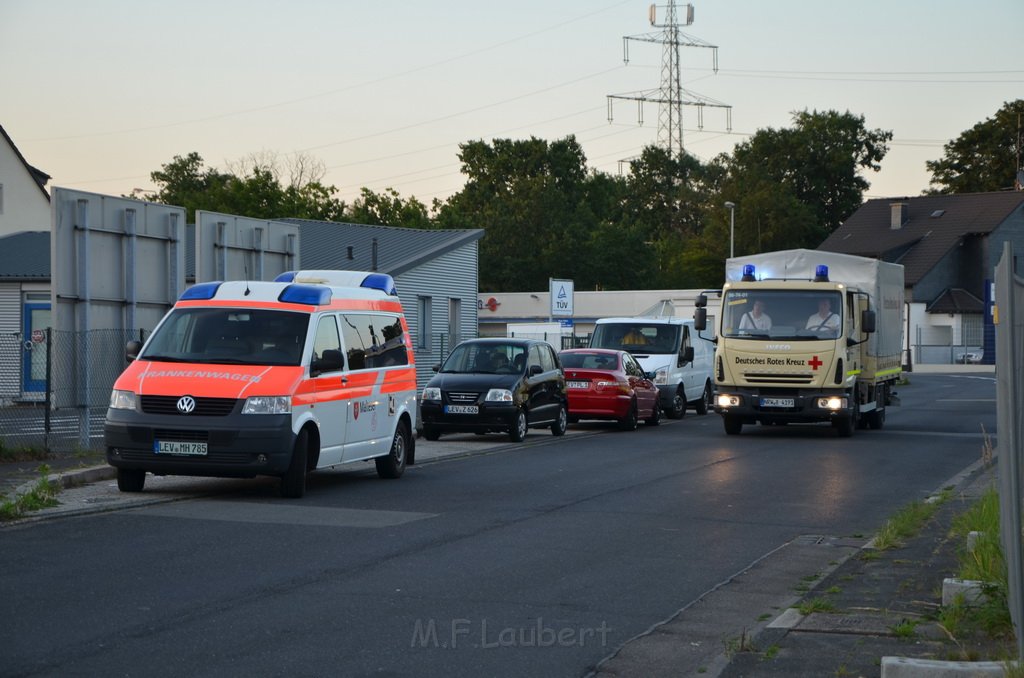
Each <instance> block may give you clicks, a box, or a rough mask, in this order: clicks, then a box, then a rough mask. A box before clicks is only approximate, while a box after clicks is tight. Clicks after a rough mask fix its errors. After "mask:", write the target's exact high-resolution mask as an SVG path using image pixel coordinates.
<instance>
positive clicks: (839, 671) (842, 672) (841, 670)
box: [835, 664, 853, 678]
mask: <svg viewBox="0 0 1024 678" xmlns="http://www.w3.org/2000/svg"><path fill="white" fill-rule="evenodd" d="M835 675H836V676H837V677H838V678H843V676H852V675H853V673H851V672H850V669H848V668H846V664H840V665H839V666H837V667H836V673H835Z"/></svg>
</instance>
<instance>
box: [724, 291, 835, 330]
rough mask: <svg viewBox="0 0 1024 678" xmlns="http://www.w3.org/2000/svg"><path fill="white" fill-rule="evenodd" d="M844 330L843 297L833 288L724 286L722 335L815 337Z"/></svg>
mask: <svg viewBox="0 0 1024 678" xmlns="http://www.w3.org/2000/svg"><path fill="white" fill-rule="evenodd" d="M842 332H843V297H842V295H841V294H840V293H839V292H837V291H835V290H823V291H816V290H808V289H800V290H780V289H759V290H754V289H735V290H727V291H726V293H725V296H724V298H723V299H722V331H721V335H722V336H724V337H730V338H734V339H785V340H787V341H814V340H817V339H836V338H837V337H839V336H841V334H842Z"/></svg>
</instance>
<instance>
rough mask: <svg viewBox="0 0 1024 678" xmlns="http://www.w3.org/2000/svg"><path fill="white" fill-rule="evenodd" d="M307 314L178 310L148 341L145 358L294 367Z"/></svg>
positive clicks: (244, 310)
mask: <svg viewBox="0 0 1024 678" xmlns="http://www.w3.org/2000/svg"><path fill="white" fill-rule="evenodd" d="M308 324H309V315H308V314H305V313H294V312H292V311H272V310H265V309H237V308H178V309H174V310H173V311H171V314H170V316H168V318H167V320H166V321H165V322H164V323H163V324H161V325H160V327H159V328H157V330H156V332H155V333H154V335H153V336H152V338H151V339H150V340H149V343H148V345H147V346H146V350H145V353H143V354H142V355H141V356H140V357H141V358H145V359H147V360H161V361H166V362H188V363H208V364H237V365H250V364H251V365H298V364H299V361H300V360H301V358H302V347H303V343H304V342H305V339H306V328H307V326H308Z"/></svg>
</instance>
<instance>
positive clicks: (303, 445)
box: [281, 429, 309, 499]
mask: <svg viewBox="0 0 1024 678" xmlns="http://www.w3.org/2000/svg"><path fill="white" fill-rule="evenodd" d="M307 459H309V432H308V431H307V430H306V429H302V430H301V431H299V435H298V436H296V437H295V447H294V449H293V450H292V460H291V462H290V463H289V464H288V470H287V471H285V472H284V475H283V476H281V496H282V497H287V498H289V499H298V498H299V497H301V496H302V495H304V494H306V463H307Z"/></svg>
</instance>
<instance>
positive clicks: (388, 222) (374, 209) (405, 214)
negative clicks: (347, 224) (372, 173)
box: [346, 188, 433, 229]
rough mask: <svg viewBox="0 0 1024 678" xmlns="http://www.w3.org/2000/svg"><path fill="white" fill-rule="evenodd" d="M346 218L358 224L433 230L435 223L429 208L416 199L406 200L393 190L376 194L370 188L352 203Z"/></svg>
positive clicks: (361, 192) (361, 191)
mask: <svg viewBox="0 0 1024 678" xmlns="http://www.w3.org/2000/svg"><path fill="white" fill-rule="evenodd" d="M346 218H347V220H348V221H351V222H353V223H356V224H379V225H385V226H403V227H405V228H421V229H422V228H432V227H433V222H432V221H431V219H430V213H429V212H428V210H427V206H426V205H424V204H423V203H421V202H420V201H419V200H417V199H416V198H415V197H413V198H409V199H408V200H404V199H403V198H402V196H400V195H399V194H398V191H396V190H395V189H393V188H388V189H386V190H385V191H384V192H383V193H374V192H373V191H371V190H370V189H368V188H363V189H362V190H360V197H358V198H356V199H355V201H354V202H353V203H352V207H351V209H350V210H349V211H348V212H347V213H346Z"/></svg>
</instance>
